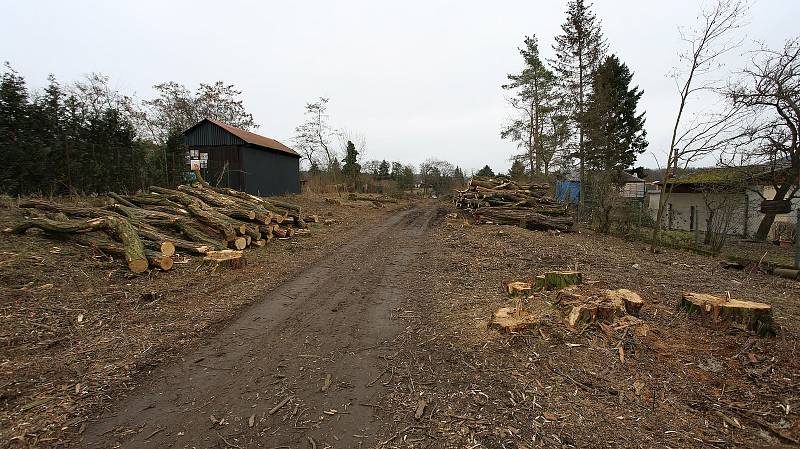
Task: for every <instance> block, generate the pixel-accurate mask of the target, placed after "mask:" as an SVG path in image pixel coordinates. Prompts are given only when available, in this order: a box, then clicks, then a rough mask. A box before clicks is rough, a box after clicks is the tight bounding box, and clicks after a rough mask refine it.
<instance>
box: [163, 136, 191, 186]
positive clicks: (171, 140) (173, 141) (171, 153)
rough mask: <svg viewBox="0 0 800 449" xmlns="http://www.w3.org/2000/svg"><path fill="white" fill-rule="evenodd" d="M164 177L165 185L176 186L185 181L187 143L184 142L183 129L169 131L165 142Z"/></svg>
mask: <svg viewBox="0 0 800 449" xmlns="http://www.w3.org/2000/svg"><path fill="white" fill-rule="evenodd" d="M163 148H164V167H165V173H164V176H165V177H166V179H164V183H165V185H168V186H170V187H174V186H176V185H178V184H180V183H182V182H183V173H184V172H186V152H187V151H188V150H187V148H186V145H184V143H183V131H182V130H181V129H179V128H172V129H171V130H169V132H168V133H167V140H166V141H165V142H164V145H163Z"/></svg>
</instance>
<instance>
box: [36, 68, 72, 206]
mask: <svg viewBox="0 0 800 449" xmlns="http://www.w3.org/2000/svg"><path fill="white" fill-rule="evenodd" d="M47 80H48V85H47V87H46V88H45V89H44V92H43V94H42V95H41V96H39V97H38V98H37V99H36V100H35V101H34V105H33V110H34V111H33V113H34V115H35V120H34V126H35V133H36V135H37V138H36V141H37V142H36V145H37V146H38V149H39V153H40V154H39V156H40V157H41V173H40V179H39V184H40V185H41V186H42V187H49V190H51V191H55V190H59V189H61V188H66V189H71V188H72V182H71V179H70V175H69V170H70V165H71V161H70V160H69V158H68V157H67V156H68V154H66V153H65V151H64V149H65V145H64V129H63V123H62V122H63V117H64V94H63V92H62V91H61V86H60V85H59V84H58V81H56V78H55V76H53V75H50V76H48V77H47Z"/></svg>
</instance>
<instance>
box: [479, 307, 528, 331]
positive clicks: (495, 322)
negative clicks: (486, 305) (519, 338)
mask: <svg viewBox="0 0 800 449" xmlns="http://www.w3.org/2000/svg"><path fill="white" fill-rule="evenodd" d="M538 324H539V319H538V318H536V317H534V316H533V315H532V314H531V313H530V312H528V311H526V310H524V309H522V308H521V307H520V308H517V307H501V308H499V309H497V310H496V311H495V312H494V315H493V316H492V320H491V321H490V322H489V329H496V330H499V331H500V332H503V333H508V334H510V333H515V332H524V331H526V330H529V329H533V328H535V327H536V326H537V325H538Z"/></svg>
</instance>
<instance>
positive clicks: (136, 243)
mask: <svg viewBox="0 0 800 449" xmlns="http://www.w3.org/2000/svg"><path fill="white" fill-rule="evenodd" d="M106 222H107V223H108V230H107V231H106V232H107V233H108V234H109V235H111V236H112V237H113V238H114V240H117V241H119V242H121V243H122V246H123V247H124V248H125V260H126V261H127V262H128V268H129V269H130V270H131V271H132V272H134V273H143V272H145V271H147V266H148V262H147V256H146V255H145V253H144V245H143V244H142V241H141V239H140V238H139V234H138V233H137V232H136V228H134V227H133V225H132V224H131V223H130V222H129V221H128V220H126V219H124V218H121V217H120V218H117V217H108V218H106Z"/></svg>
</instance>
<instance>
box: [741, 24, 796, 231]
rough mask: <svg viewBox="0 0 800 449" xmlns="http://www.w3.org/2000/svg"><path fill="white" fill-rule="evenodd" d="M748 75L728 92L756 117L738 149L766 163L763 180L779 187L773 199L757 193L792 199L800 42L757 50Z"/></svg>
mask: <svg viewBox="0 0 800 449" xmlns="http://www.w3.org/2000/svg"><path fill="white" fill-rule="evenodd" d="M744 75H745V80H744V81H742V82H740V83H738V84H734V85H733V86H731V87H730V88H729V89H728V91H727V96H728V98H729V99H730V101H731V103H732V104H734V105H735V106H738V107H741V108H743V110H744V111H746V113H747V115H748V116H749V117H752V120H751V122H750V123H749V125H748V126H747V128H746V129H745V131H744V133H742V136H741V137H742V139H741V140H742V141H743V144H742V145H739V146H737V147H736V149H737V151H739V152H740V153H741V154H740V157H741V158H742V159H743V160H748V161H750V162H754V163H758V164H761V165H764V166H765V170H763V172H762V174H761V175H760V176H761V180H762V181H766V182H767V183H768V184H770V185H772V187H773V188H774V189H775V194H774V195H773V196H772V198H766V197H764V195H763V194H762V193H761V192H759V191H754V192H755V193H757V194H758V195H760V196H761V197H762V199H764V200H769V201H774V202H778V201H791V199H793V198H796V197H797V195H798V191H800V185H798V178H799V177H800V40H799V39H798V38H794V39H791V40H789V41H787V42H786V43H785V45H784V47H783V48H782V49H780V50H770V49H766V48H762V49H760V50H758V51H756V52H755V56H754V58H753V62H752V64H751V67H749V68H747V69H745V70H744ZM775 215H776V213H775V212H767V213H765V215H764V218H763V219H762V220H761V223H760V224H759V226H758V230H757V231H756V233H755V236H754V238H755V239H756V240H764V239H766V238H767V236H768V235H769V231H770V229H771V228H772V224H773V223H774V222H775Z"/></svg>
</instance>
